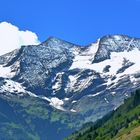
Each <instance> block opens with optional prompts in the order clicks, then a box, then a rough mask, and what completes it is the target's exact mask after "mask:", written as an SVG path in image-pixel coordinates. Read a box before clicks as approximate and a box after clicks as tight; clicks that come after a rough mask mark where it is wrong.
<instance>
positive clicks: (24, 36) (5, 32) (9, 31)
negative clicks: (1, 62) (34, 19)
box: [0, 22, 40, 55]
mask: <svg viewBox="0 0 140 140" xmlns="http://www.w3.org/2000/svg"><path fill="white" fill-rule="evenodd" d="M39 43H40V41H39V40H38V37H37V35H36V34H35V33H33V32H31V31H28V30H26V31H21V30H19V28H18V27H16V26H14V25H12V24H11V23H8V22H1V23H0V55H3V54H5V53H8V52H10V51H12V50H14V49H17V48H20V46H21V45H36V44H39Z"/></svg>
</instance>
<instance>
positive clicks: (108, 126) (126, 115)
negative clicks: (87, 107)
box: [66, 90, 140, 140]
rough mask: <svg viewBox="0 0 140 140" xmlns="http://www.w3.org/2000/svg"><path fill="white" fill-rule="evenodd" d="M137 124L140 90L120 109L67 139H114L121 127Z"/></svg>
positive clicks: (139, 112) (87, 125) (138, 120)
mask: <svg viewBox="0 0 140 140" xmlns="http://www.w3.org/2000/svg"><path fill="white" fill-rule="evenodd" d="M134 121H135V123H133V122H134ZM136 125H137V126H138V125H140V90H136V91H135V92H134V93H131V97H130V98H128V99H125V100H124V104H123V105H121V106H120V107H119V108H118V109H116V110H115V111H112V112H110V113H109V114H107V115H106V116H105V117H103V118H102V119H100V120H98V121H97V122H95V123H94V124H93V123H88V124H86V125H85V126H84V128H82V129H81V130H79V131H77V132H75V133H74V134H73V135H72V136H70V137H69V138H67V139H66V140H112V139H113V138H114V137H115V136H116V135H117V134H118V132H119V131H120V130H121V129H123V128H129V127H134V126H136Z"/></svg>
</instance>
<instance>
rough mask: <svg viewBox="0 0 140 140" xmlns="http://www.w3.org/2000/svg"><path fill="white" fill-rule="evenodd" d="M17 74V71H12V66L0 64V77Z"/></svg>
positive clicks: (10, 76) (9, 76)
mask: <svg viewBox="0 0 140 140" xmlns="http://www.w3.org/2000/svg"><path fill="white" fill-rule="evenodd" d="M14 75H15V72H12V70H11V68H10V67H4V66H3V65H0V77H3V78H12V77H13V76H14Z"/></svg>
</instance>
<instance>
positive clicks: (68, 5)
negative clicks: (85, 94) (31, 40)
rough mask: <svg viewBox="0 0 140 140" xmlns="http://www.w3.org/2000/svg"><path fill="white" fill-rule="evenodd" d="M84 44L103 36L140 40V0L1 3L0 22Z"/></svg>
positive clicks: (18, 0)
mask: <svg viewBox="0 0 140 140" xmlns="http://www.w3.org/2000/svg"><path fill="white" fill-rule="evenodd" d="M2 21H7V22H10V23H12V24H13V25H16V26H17V27H19V29H21V30H26V29H28V30H31V31H33V32H35V33H36V34H37V35H38V37H39V39H40V40H41V41H44V40H46V39H47V38H48V37H49V36H56V37H59V38H62V39H64V40H67V41H70V42H73V43H76V44H80V45H85V44H89V43H91V42H94V41H95V40H96V39H97V38H99V37H101V36H103V35H106V34H127V35H130V36H134V37H140V0H1V1H0V22H2Z"/></svg>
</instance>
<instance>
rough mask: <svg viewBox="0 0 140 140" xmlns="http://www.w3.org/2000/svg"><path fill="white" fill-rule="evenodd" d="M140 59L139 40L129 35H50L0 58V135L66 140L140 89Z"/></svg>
mask: <svg viewBox="0 0 140 140" xmlns="http://www.w3.org/2000/svg"><path fill="white" fill-rule="evenodd" d="M139 59H140V39H137V38H132V37H129V36H125V35H107V36H104V37H102V38H100V39H98V40H97V41H96V42H95V43H91V44H89V45H87V46H80V45H76V44H73V43H69V42H67V41H64V40H61V39H58V38H56V37H50V38H48V39H47V40H46V41H45V42H43V43H41V44H39V45H29V46H21V48H19V49H16V50H14V51H12V52H9V53H7V54H5V55H2V56H0V104H1V105H0V118H1V119H0V120H1V121H0V138H1V139H2V140H16V139H17V140H18V139H20V140H28V139H29V140H32V139H33V140H62V139H64V138H65V137H66V136H68V135H69V134H71V133H72V132H74V131H75V130H77V129H79V128H81V126H82V125H83V124H85V123H87V122H91V121H92V122H95V121H97V120H98V119H101V118H103V117H104V116H105V115H106V114H107V113H109V112H110V111H113V110H116V109H117V108H118V107H119V106H120V105H121V104H123V103H124V100H125V99H126V98H128V97H130V96H131V92H133V91H135V90H136V89H138V88H139V87H140V63H139ZM27 130H28V131H27Z"/></svg>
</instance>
